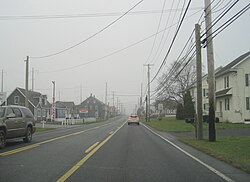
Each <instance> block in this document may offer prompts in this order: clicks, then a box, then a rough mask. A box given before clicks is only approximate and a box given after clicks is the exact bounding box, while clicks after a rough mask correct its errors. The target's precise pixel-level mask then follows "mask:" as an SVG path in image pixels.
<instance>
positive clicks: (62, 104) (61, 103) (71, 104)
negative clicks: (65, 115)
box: [56, 101, 75, 108]
mask: <svg viewBox="0 0 250 182" xmlns="http://www.w3.org/2000/svg"><path fill="white" fill-rule="evenodd" d="M56 104H57V105H58V106H59V107H61V108H74V107H75V103H74V102H70V101H69V102H65V101H57V102H56Z"/></svg>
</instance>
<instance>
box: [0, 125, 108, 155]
mask: <svg viewBox="0 0 250 182" xmlns="http://www.w3.org/2000/svg"><path fill="white" fill-rule="evenodd" d="M109 124H110V123H107V124H104V125H101V126H97V127H94V128H90V129H87V130H83V131H79V132H75V133H71V134H68V135H63V136H60V137H56V138H52V139H50V140H45V141H43V142H39V143H35V144H32V145H28V146H25V147H21V148H18V149H14V150H10V151H7V152H2V153H0V156H7V155H12V154H15V153H18V152H22V151H25V150H29V149H32V148H35V147H38V146H40V145H42V144H45V143H49V142H53V141H56V140H59V139H62V138H66V137H70V136H73V135H79V134H81V133H84V132H87V131H91V130H95V129H98V128H100V127H103V126H106V125H109Z"/></svg>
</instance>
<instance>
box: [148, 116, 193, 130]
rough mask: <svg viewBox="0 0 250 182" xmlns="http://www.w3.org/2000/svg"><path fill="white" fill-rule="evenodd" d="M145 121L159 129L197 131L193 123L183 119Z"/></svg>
mask: <svg viewBox="0 0 250 182" xmlns="http://www.w3.org/2000/svg"><path fill="white" fill-rule="evenodd" d="M145 123H146V124H148V125H149V126H151V127H153V128H155V129H157V130H159V131H174V132H185V131H195V129H194V127H193V125H191V124H187V123H185V121H183V120H176V119H175V118H163V119H162V120H158V119H151V121H150V122H145Z"/></svg>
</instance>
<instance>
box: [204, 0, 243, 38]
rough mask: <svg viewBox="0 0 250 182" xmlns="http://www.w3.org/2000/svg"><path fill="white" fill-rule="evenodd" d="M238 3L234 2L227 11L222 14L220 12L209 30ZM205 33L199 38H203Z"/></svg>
mask: <svg viewBox="0 0 250 182" xmlns="http://www.w3.org/2000/svg"><path fill="white" fill-rule="evenodd" d="M238 2H239V0H237V1H235V2H234V3H233V4H232V5H231V6H230V7H229V8H228V9H226V10H224V11H223V12H221V13H220V14H219V15H218V16H217V17H216V18H215V19H214V22H213V23H212V25H211V26H210V27H209V29H208V30H207V31H209V30H211V29H212V28H213V27H214V26H215V25H216V24H217V23H218V22H219V21H220V20H221V19H222V18H223V17H224V16H225V15H226V14H227V13H228V12H229V11H230V10H231V9H232V8H233V7H234V6H235V5H236V4H237V3H238ZM207 31H206V32H205V33H204V34H202V35H201V37H204V36H205V35H206V33H207Z"/></svg>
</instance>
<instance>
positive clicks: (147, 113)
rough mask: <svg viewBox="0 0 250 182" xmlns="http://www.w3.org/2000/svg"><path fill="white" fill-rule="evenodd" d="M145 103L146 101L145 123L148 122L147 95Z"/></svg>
mask: <svg viewBox="0 0 250 182" xmlns="http://www.w3.org/2000/svg"><path fill="white" fill-rule="evenodd" d="M145 101H146V122H148V96H147V95H146V98H145Z"/></svg>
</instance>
